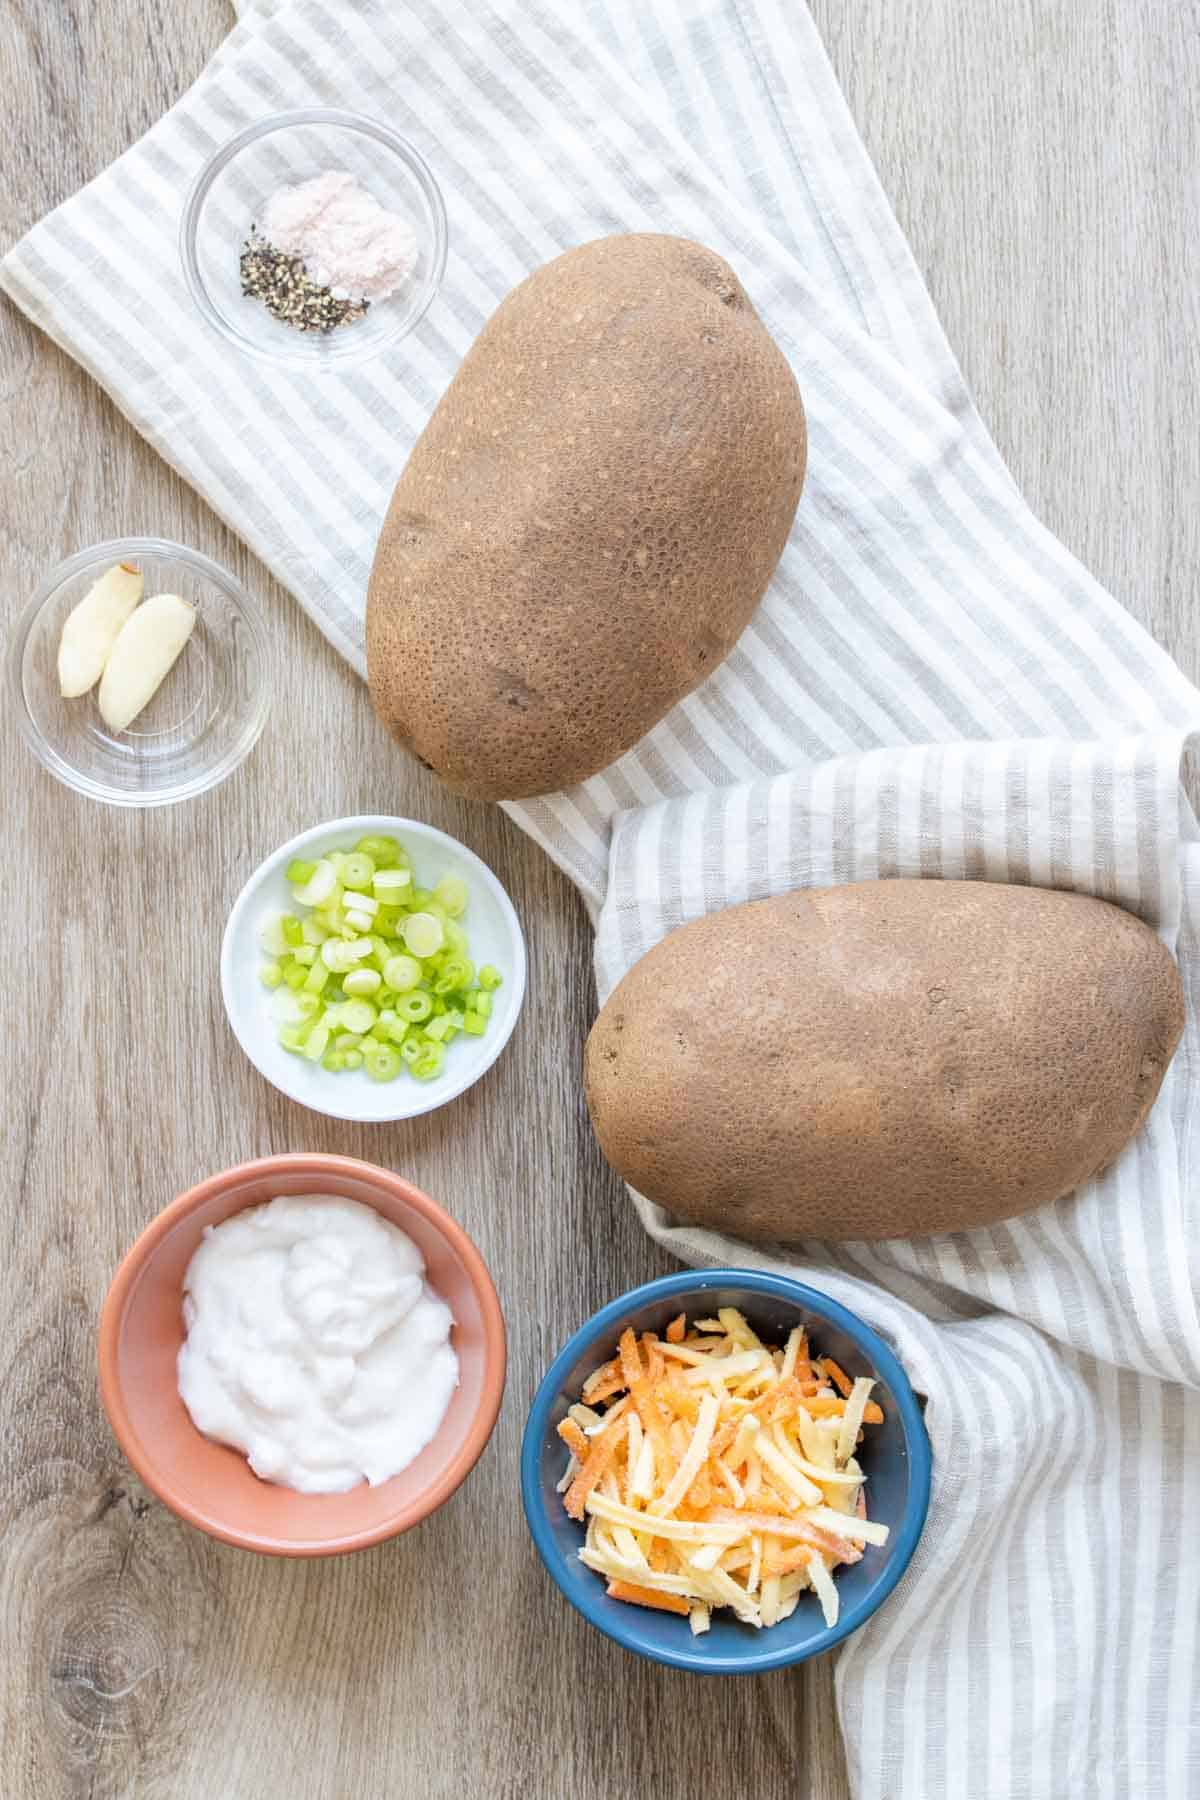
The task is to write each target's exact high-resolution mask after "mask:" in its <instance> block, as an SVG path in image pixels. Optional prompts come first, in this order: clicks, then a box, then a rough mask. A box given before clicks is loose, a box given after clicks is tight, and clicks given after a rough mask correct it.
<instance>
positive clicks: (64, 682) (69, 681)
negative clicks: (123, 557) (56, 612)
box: [58, 563, 142, 700]
mask: <svg viewBox="0 0 1200 1800" xmlns="http://www.w3.org/2000/svg"><path fill="white" fill-rule="evenodd" d="M141 597H142V571H141V570H140V569H138V568H135V567H134V565H133V564H132V563H114V564H113V566H112V568H111V569H106V570H105V571H104V574H103V575H101V577H100V579H99V581H94V582H93V583H92V585H91V587H90V588H89V589H88V591H87V593H86V594H85V595H84V596H83V599H82V600H81V601H80V602H79V604H78V606H76V607H74V608H73V609H72V611H71V612H69V613H68V614H67V617H66V620H65V622H64V624H63V628H62V636H61V637H60V638H59V640H58V687H59V692H60V693H61V694H62V696H63V698H64V699H66V700H74V699H75V698H76V697H77V696H78V695H79V694H86V693H87V692H88V691H89V689H91V688H94V687H95V685H96V683H97V682H98V681H99V679H100V677H101V675H103V673H104V665H105V664H106V663H107V661H108V659H109V656H110V655H111V654H112V647H113V645H114V643H115V642H116V639H117V633H118V632H119V631H120V630H121V627H122V626H123V625H124V623H125V621H126V620H127V619H128V617H129V615H130V613H132V611H133V609H134V607H135V606H136V605H137V603H138V601H139V600H140V599H141Z"/></svg>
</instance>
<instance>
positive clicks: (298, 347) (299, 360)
mask: <svg viewBox="0 0 1200 1800" xmlns="http://www.w3.org/2000/svg"><path fill="white" fill-rule="evenodd" d="M334 170H345V171H347V173H349V174H351V175H353V176H354V177H355V178H356V179H357V180H358V182H359V184H360V185H361V186H362V187H364V188H366V189H367V191H368V192H369V193H371V194H372V195H373V196H374V198H375V199H376V200H378V202H379V204H380V205H381V206H385V207H387V208H388V210H389V211H391V212H396V213H399V214H400V216H401V217H402V218H403V219H405V220H406V221H407V223H408V224H409V226H410V227H411V229H412V232H413V235H414V236H415V238H416V240H417V244H418V253H417V261H416V264H415V266H414V268H413V269H412V271H411V272H410V273H409V275H408V276H407V278H406V279H405V281H404V282H403V283H402V284H401V286H400V288H399V289H398V290H397V291H396V293H394V294H392V295H390V296H389V297H388V298H387V299H386V300H375V301H372V303H371V305H370V307H369V308H368V310H367V312H366V313H365V314H364V316H363V317H362V318H359V319H354V320H352V321H350V322H349V323H347V324H345V325H340V326H337V327H335V328H334V330H332V331H327V332H319V331H313V332H306V331H298V330H297V329H296V327H295V326H294V325H285V324H284V323H283V322H282V321H281V320H279V319H276V318H273V317H272V315H271V314H270V313H269V312H268V311H267V309H266V307H265V306H264V305H263V304H262V302H261V301H260V300H254V299H251V298H249V297H247V296H246V295H244V294H243V293H242V283H241V273H240V268H239V259H240V256H241V250H242V245H243V244H244V243H245V241H246V238H247V236H248V235H249V232H250V227H251V225H253V224H256V223H258V222H259V221H260V220H261V218H262V212H263V207H264V206H265V204H266V202H267V201H268V200H269V199H270V197H271V195H272V194H273V193H275V191H276V190H277V189H278V188H281V187H291V186H295V185H296V183H298V182H301V181H308V180H310V179H311V178H312V177H313V176H315V175H324V174H328V173H329V172H331V171H334ZM446 241H447V240H446V208H445V205H444V203H443V200H442V195H441V190H440V189H439V187H438V185H437V182H436V181H435V180H434V178H433V175H432V173H431V172H430V169H429V166H428V164H427V163H426V162H425V160H424V158H423V157H422V156H421V155H420V153H419V152H418V151H417V150H415V149H414V148H413V146H412V145H411V144H410V143H408V142H407V140H406V139H405V138H402V137H400V136H399V135H398V134H397V133H396V132H394V131H390V130H389V129H388V127H387V126H386V125H380V124H378V123H377V122H376V120H374V119H366V118H363V117H362V116H361V115H360V114H358V113H352V112H340V111H338V110H336V109H335V108H331V107H312V108H307V109H305V110H302V111H299V112H287V113H275V114H273V115H272V116H271V117H270V118H266V119H261V120H259V121H258V123H257V124H254V125H249V126H247V127H246V129H245V130H244V131H239V132H238V134H237V136H236V137H233V138H230V140H229V142H228V143H227V144H223V145H222V146H221V148H220V149H219V150H218V151H217V152H216V154H215V155H214V156H212V157H210V159H209V161H208V162H207V163H206V164H205V166H204V168H203V169H202V170H201V171H200V174H199V176H198V177H197V179H196V184H195V186H194V187H193V188H192V191H191V193H190V195H189V196H188V201H187V205H186V206H185V207H184V211H183V221H182V224H181V227H180V239H179V246H180V254H181V255H182V257H183V269H184V274H185V275H186V277H187V283H188V286H189V288H190V289H191V292H192V298H193V299H194V300H195V302H196V305H197V306H198V307H199V309H200V311H201V313H202V314H203V316H204V317H205V318H206V319H207V320H208V322H209V324H210V325H212V326H213V327H214V329H215V330H217V331H219V332H220V334H221V336H222V337H224V338H225V339H226V340H227V341H228V342H229V343H231V344H234V345H236V346H237V348H238V349H239V350H243V351H245V353H246V354H247V355H248V356H255V357H259V358H260V359H261V360H263V361H265V362H273V363H281V364H283V365H285V366H289V367H292V368H303V369H309V370H316V369H322V368H334V367H338V368H344V367H345V366H346V364H347V363H350V362H357V361H359V360H361V359H363V358H365V357H368V356H374V355H376V354H377V353H378V352H379V351H380V350H384V349H386V348H387V347H388V346H389V345H391V344H395V343H398V342H399V341H400V339H401V338H403V337H406V336H407V335H408V333H409V332H410V331H411V330H412V329H413V327H414V326H415V325H416V324H417V323H418V321H419V320H421V319H422V318H424V316H425V314H426V312H427V311H428V310H429V306H430V303H431V302H432V300H433V297H434V295H435V294H436V293H437V291H438V288H439V287H440V285H441V280H442V275H443V274H444V272H445V268H446Z"/></svg>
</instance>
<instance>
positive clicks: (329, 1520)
mask: <svg viewBox="0 0 1200 1800" xmlns="http://www.w3.org/2000/svg"><path fill="white" fill-rule="evenodd" d="M279 1194H337V1195H340V1196H343V1197H344V1198H346V1199H349V1200H360V1201H362V1202H363V1203H364V1204H365V1205H367V1206H373V1207H374V1208H375V1210H376V1212H379V1213H382V1215H383V1217H384V1218H385V1219H389V1220H391V1222H392V1223H393V1224H394V1225H398V1226H399V1227H400V1229H401V1230H402V1231H405V1232H407V1234H408V1236H409V1237H410V1238H412V1240H413V1242H414V1243H415V1244H416V1245H417V1246H418V1248H419V1249H420V1251H421V1254H422V1255H423V1256H424V1258H425V1269H426V1274H427V1276H428V1280H429V1283H430V1286H431V1287H432V1288H433V1289H434V1291H435V1292H436V1293H437V1294H439V1295H440V1296H441V1298H442V1299H443V1300H445V1301H446V1303H447V1305H448V1306H449V1307H450V1310H451V1311H452V1313H453V1314H454V1332H453V1336H452V1339H451V1342H452V1343H453V1345H454V1348H455V1350H456V1351H457V1353H458V1363H459V1384H458V1387H457V1388H456V1389H455V1393H454V1398H453V1399H452V1400H451V1402H450V1407H449V1410H448V1411H447V1413H446V1416H445V1418H444V1419H443V1420H442V1423H441V1426H440V1427H439V1429H438V1432H437V1434H436V1436H435V1437H434V1439H433V1441H432V1442H431V1443H429V1444H427V1445H426V1447H425V1449H424V1450H423V1451H422V1452H421V1454H420V1455H419V1456H418V1457H417V1458H416V1459H415V1461H413V1462H411V1463H410V1464H409V1466H408V1468H407V1469H402V1470H401V1472H400V1473H399V1474H398V1475H393V1477H392V1479H391V1480H390V1481H385V1482H382V1483H381V1484H380V1485H379V1486H378V1487H368V1486H367V1484H366V1483H365V1482H363V1483H361V1484H360V1485H359V1486H358V1487H355V1488H351V1489H350V1491H349V1492H348V1493H345V1494H298V1493H295V1492H293V1491H292V1490H291V1489H290V1488H285V1487H277V1486H275V1485H274V1484H272V1483H271V1482H268V1481H262V1480H260V1479H259V1477H258V1476H257V1475H255V1474H253V1473H252V1471H251V1469H250V1465H249V1463H248V1462H247V1461H246V1459H245V1457H244V1456H243V1455H242V1454H241V1452H240V1451H237V1450H231V1449H229V1448H228V1447H227V1446H226V1445H223V1444H215V1443H213V1442H212V1441H211V1439H209V1438H206V1437H204V1436H202V1434H201V1433H200V1432H198V1431H197V1430H196V1427H195V1426H194V1425H193V1424H192V1421H191V1419H190V1417H189V1416H188V1413H187V1410H186V1408H185V1407H184V1404H183V1401H182V1400H181V1399H180V1398H179V1390H178V1388H177V1386H176V1379H175V1363H176V1358H177V1356H178V1354H179V1346H180V1344H181V1343H182V1342H183V1306H182V1300H183V1275H184V1271H185V1269H186V1268H187V1265H188V1263H189V1261H190V1260H191V1256H192V1252H193V1251H194V1250H195V1248H196V1246H197V1245H198V1244H199V1242H200V1238H201V1235H202V1233H203V1231H204V1228H205V1226H206V1225H219V1224H220V1223H221V1221H222V1220H224V1219H227V1218H229V1216H230V1214H231V1213H235V1212H240V1211H241V1210H242V1209H243V1207H247V1206H258V1205H260V1204H261V1203H262V1202H264V1201H267V1200H273V1199H275V1198H276V1196H277V1195H279ZM505 1361H506V1352H505V1336H504V1319H503V1317H502V1315H501V1312H500V1302H499V1300H498V1299H497V1297H496V1289H495V1287H494V1286H493V1284H492V1278H491V1276H490V1275H489V1274H488V1272H487V1268H486V1267H485V1265H484V1261H483V1258H482V1257H481V1256H480V1254H479V1252H478V1250H477V1249H476V1248H475V1246H474V1244H473V1243H472V1242H471V1240H470V1238H469V1237H468V1236H467V1234H466V1232H465V1231H463V1229H462V1227H461V1226H459V1225H456V1224H455V1222H454V1220H453V1219H452V1218H450V1216H449V1214H448V1213H445V1212H443V1211H442V1209H441V1207H440V1206H438V1205H437V1204H436V1203H435V1202H434V1201H433V1200H431V1199H430V1198H429V1196H428V1195H427V1194H423V1193H421V1191H420V1189H418V1188H415V1187H413V1186H412V1184H411V1182H408V1181H405V1180H404V1179H403V1178H402V1177H401V1176H399V1175H393V1174H392V1173H391V1172H390V1170H388V1169H379V1168H376V1167H375V1166H374V1165H373V1164H372V1163H365V1162H358V1161H356V1160H355V1159H354V1158H353V1157H349V1156H321V1155H312V1156H309V1155H293V1156H265V1157H262V1158H261V1159H260V1160H259V1161H257V1162H248V1163H242V1164H241V1165H240V1166H239V1167H238V1168H236V1169H226V1170H225V1171H224V1173H223V1174H220V1175H213V1176H211V1177H210V1179H209V1180H208V1181H202V1182H201V1183H200V1185H199V1187H194V1188H191V1189H189V1191H188V1192H187V1193H186V1194H181V1195H180V1196H179V1198H178V1200H174V1201H172V1203H171V1205H170V1206H168V1207H167V1209H166V1211H165V1212H162V1213H160V1214H159V1216H158V1218H157V1219H155V1221H154V1223H153V1224H152V1225H150V1226H148V1227H147V1229H146V1230H145V1231H144V1232H143V1233H142V1235H141V1237H140V1238H139V1239H138V1240H137V1242H136V1244H134V1246H133V1248H132V1250H130V1252H129V1254H128V1255H127V1256H126V1258H125V1260H124V1262H123V1263H122V1264H121V1266H120V1268H119V1269H118V1270H117V1273H116V1277H115V1279H114V1281H113V1284H112V1287H111V1288H110V1289H109V1292H108V1298H107V1300H106V1301H105V1303H104V1310H103V1312H102V1313H101V1315H100V1392H101V1396H102V1398H103V1400H104V1406H105V1410H106V1412H107V1413H108V1416H109V1420H110V1421H111V1423H112V1428H113V1431H114V1432H115V1433H116V1437H117V1441H118V1442H119V1444H120V1446H121V1448H122V1450H123V1451H124V1452H125V1455H126V1456H127V1457H128V1458H129V1461H130V1462H131V1463H132V1465H133V1467H134V1469H135V1470H136V1472H137V1474H138V1475H139V1476H140V1477H141V1479H142V1480H143V1481H144V1482H145V1484H146V1486H147V1487H148V1488H150V1489H151V1490H152V1492H154V1493H155V1494H157V1495H158V1497H159V1499H160V1500H162V1501H164V1502H165V1503H166V1505H167V1506H169V1507H170V1508H171V1509H172V1511H173V1512H176V1513H178V1514H179V1516H180V1518H181V1519H186V1520H187V1521H188V1523H189V1524H191V1525H198V1526H199V1527H200V1529H201V1531H207V1532H209V1533H210V1534H211V1536H213V1537H217V1538H223V1539H224V1541H225V1542H226V1543H227V1544H237V1545H239V1546H241V1547H242V1548H243V1549H246V1550H260V1551H264V1552H267V1553H268V1554H271V1555H275V1556H339V1555H341V1554H342V1553H343V1552H345V1551H347V1550H364V1549H366V1547H367V1546H368V1545H369V1544H377V1543H379V1542H380V1541H381V1540H382V1539H383V1538H389V1537H395V1536H396V1535H397V1534H398V1533H399V1532H401V1531H407V1530H408V1529H409V1527H410V1526H412V1525H416V1524H419V1522H420V1521H421V1520H422V1519H424V1518H425V1517H427V1515H428V1514H429V1513H431V1512H433V1511H434V1509H435V1508H436V1507H439V1506H440V1505H441V1504H442V1502H443V1500H447V1499H448V1498H449V1497H450V1495H451V1494H452V1493H453V1492H454V1490H455V1488H457V1487H458V1486H459V1484H460V1482H462V1481H464V1480H465V1479H466V1477H467V1475H468V1474H469V1473H470V1471H471V1469H472V1468H473V1467H474V1466H475V1463H476V1462H477V1461H478V1459H479V1457H480V1455H481V1454H482V1451H483V1448H484V1445H485V1444H486V1443H487V1441H488V1438H489V1437H490V1436H491V1434H492V1427H493V1426H494V1425H495V1423H496V1415H497V1413H498V1412H499V1410H500V1398H501V1395H502V1393H503V1391H504V1371H505Z"/></svg>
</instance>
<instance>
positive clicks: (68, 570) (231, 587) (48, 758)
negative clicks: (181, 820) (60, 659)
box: [7, 537, 270, 811]
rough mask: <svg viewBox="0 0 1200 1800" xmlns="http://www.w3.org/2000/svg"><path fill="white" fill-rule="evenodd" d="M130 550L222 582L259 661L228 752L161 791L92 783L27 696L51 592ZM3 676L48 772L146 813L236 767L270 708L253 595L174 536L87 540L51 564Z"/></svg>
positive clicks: (104, 801)
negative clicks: (27, 674) (28, 656)
mask: <svg viewBox="0 0 1200 1800" xmlns="http://www.w3.org/2000/svg"><path fill="white" fill-rule="evenodd" d="M127 556H142V557H147V556H158V557H171V558H173V559H174V560H176V561H178V562H182V563H187V564H188V565H189V566H190V567H191V568H193V569H194V570H195V571H196V573H197V574H200V575H203V576H204V578H205V579H206V580H207V581H210V582H212V583H213V584H214V585H215V586H217V587H219V588H220V589H221V591H222V592H223V593H224V594H225V596H226V598H227V599H229V600H230V601H232V603H233V605H234V606H235V607H236V608H237V611H238V613H239V614H240V616H241V618H242V621H243V623H244V624H245V626H246V628H247V630H248V632H249V634H250V638H251V640H252V642H253V644H254V649H255V653H256V656H257V660H258V680H257V683H256V686H255V691H254V697H253V700H252V703H251V706H250V710H249V712H248V713H247V716H246V720H245V723H244V724H243V726H242V728H241V730H240V731H239V732H238V734H237V737H236V739H235V740H234V742H233V744H232V745H231V746H230V748H229V749H228V750H227V751H226V752H225V754H224V755H223V756H222V757H220V758H219V760H218V761H217V762H215V763H214V764H213V766H212V768H211V769H207V770H206V771H205V772H204V775H203V777H202V778H200V779H198V780H192V781H190V782H187V783H184V784H177V785H176V786H175V787H173V788H167V789H165V790H163V791H161V792H154V791H152V790H146V791H141V792H137V793H125V792H118V791H117V790H115V789H111V788H106V787H104V786H103V785H102V784H101V783H99V782H95V781H92V780H90V779H88V778H87V777H86V776H84V775H82V774H81V773H80V772H79V770H78V769H77V768H76V767H75V765H74V764H73V763H71V762H69V761H68V760H67V758H66V757H65V756H63V755H62V754H61V752H60V751H58V750H56V749H55V747H54V745H53V744H52V743H51V742H50V740H49V738H47V737H46V735H45V733H44V732H43V731H41V729H40V728H39V727H38V725H37V723H36V721H35V720H34V718H33V717H32V715H31V713H30V711H29V707H28V706H27V704H26V701H25V682H24V675H23V670H24V662H25V648H26V645H27V644H28V642H29V634H30V632H31V631H32V630H33V627H34V625H35V623H36V621H37V619H38V616H39V615H40V613H41V612H42V609H43V608H44V607H45V606H46V605H47V603H48V602H49V601H50V599H51V598H52V596H53V595H54V594H55V592H56V591H57V590H58V589H59V588H60V587H61V586H62V584H63V583H64V582H65V581H69V580H71V579H72V577H74V576H76V575H80V574H83V573H85V572H86V571H87V570H88V569H91V568H98V567H100V566H101V565H102V564H106V563H111V562H123V561H124V560H125V558H126V557H127ZM7 676H8V686H9V692H10V695H11V697H12V700H13V704H14V707H15V710H16V715H17V728H18V730H19V731H20V733H21V736H22V737H23V738H24V740H25V742H26V744H27V745H28V746H29V748H30V749H31V750H32V752H33V754H34V755H35V756H36V758H37V760H38V761H39V762H40V763H41V765H42V767H43V768H44V769H45V770H47V772H48V773H49V774H51V775H53V776H54V778H55V779H56V780H57V781H60V782H61V783H62V785H63V786H64V787H68V788H70V789H72V791H73V792H74V793H76V794H82V795H83V796H84V798H85V799H88V800H96V801H98V802H99V803H100V804H101V805H102V806H120V807H125V808H130V809H133V810H137V811H144V810H146V809H148V808H150V807H154V806H177V805H179V803H180V802H181V801H184V800H195V799H198V798H199V796H200V795H201V794H207V793H209V792H211V790H212V789H213V788H215V787H219V786H220V784H221V782H223V781H225V780H226V779H227V778H228V777H229V776H230V775H232V774H233V772H234V770H235V769H236V768H238V767H239V766H240V765H241V764H242V763H243V762H245V760H246V758H247V757H248V756H249V754H250V752H251V750H253V748H254V746H255V744H257V742H258V740H259V738H260V737H261V736H262V733H263V727H264V726H265V725H266V722H267V714H268V712H269V711H270V690H269V687H268V684H267V633H266V626H265V624H264V621H263V616H262V613H261V612H260V611H259V608H258V604H257V602H256V601H254V600H252V599H251V597H250V595H249V593H248V592H247V590H246V589H245V588H244V587H243V585H242V583H241V582H240V581H239V580H238V578H237V576H236V575H234V574H233V573H232V571H231V570H229V569H226V568H224V567H223V566H222V564H221V563H219V562H217V561H216V560H215V559H214V558H213V557H211V556H206V555H205V554H204V552H203V551H202V550H193V549H192V548H191V547H190V545H188V544H180V543H177V542H176V541H175V540H174V539H173V538H162V537H122V538H106V539H105V540H104V541H103V543H99V544H91V545H88V546H87V547H85V548H84V549H82V550H75V551H73V552H72V554H71V555H70V556H67V557H64V558H63V560H62V561H61V562H60V563H56V564H55V565H54V567H53V568H51V569H48V570H47V571H46V573H45V574H44V575H43V576H42V579H41V580H40V581H39V582H38V584H37V587H36V588H35V589H34V591H33V594H32V596H31V598H30V599H29V600H28V601H27V602H26V604H25V606H24V607H23V609H22V610H21V612H20V613H19V614H18V615H17V619H16V622H15V623H14V624H13V626H12V628H11V630H10V632H9V637H8V656H7Z"/></svg>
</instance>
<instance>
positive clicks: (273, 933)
mask: <svg viewBox="0 0 1200 1800" xmlns="http://www.w3.org/2000/svg"><path fill="white" fill-rule="evenodd" d="M258 945H259V949H260V950H262V951H264V952H265V953H266V955H267V956H283V955H285V954H286V952H287V949H288V941H287V939H286V938H285V937H284V935H283V920H282V919H281V918H278V919H268V920H267V922H266V924H265V925H264V926H263V928H262V930H261V931H260V932H259V934H258Z"/></svg>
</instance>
